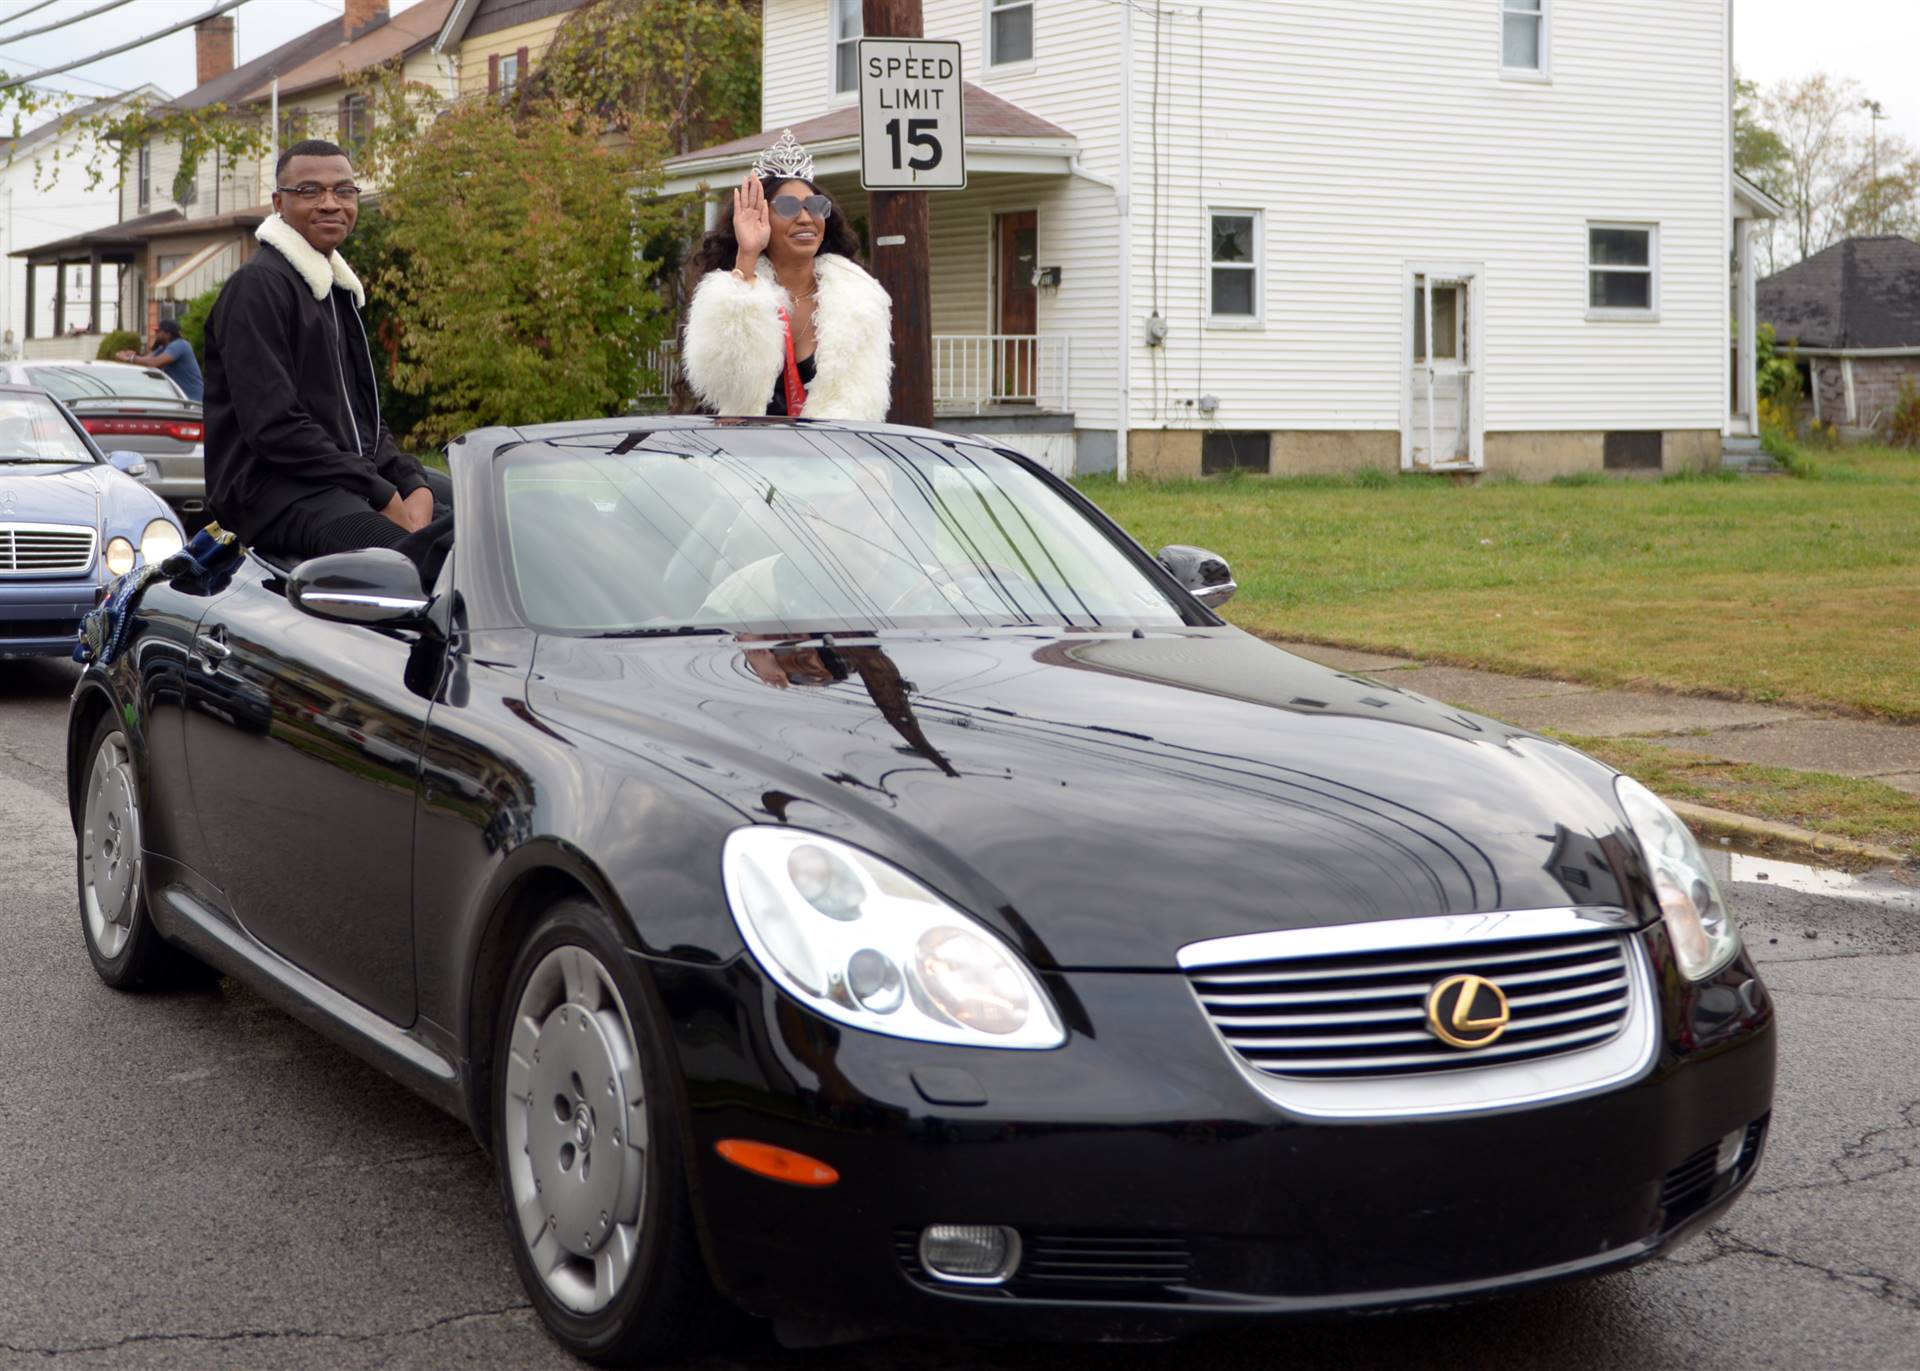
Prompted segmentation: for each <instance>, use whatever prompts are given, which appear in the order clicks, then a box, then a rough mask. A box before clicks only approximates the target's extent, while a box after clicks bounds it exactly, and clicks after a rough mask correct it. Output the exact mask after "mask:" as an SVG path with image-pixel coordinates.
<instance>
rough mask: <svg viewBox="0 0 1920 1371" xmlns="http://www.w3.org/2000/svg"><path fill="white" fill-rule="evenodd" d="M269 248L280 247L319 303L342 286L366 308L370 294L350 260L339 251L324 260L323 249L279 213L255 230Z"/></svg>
mask: <svg viewBox="0 0 1920 1371" xmlns="http://www.w3.org/2000/svg"><path fill="white" fill-rule="evenodd" d="M253 236H254V237H255V238H258V239H259V240H260V241H261V242H263V243H265V244H266V245H267V246H268V247H270V248H278V249H279V250H280V255H281V256H283V257H285V258H286V259H287V260H288V261H289V262H291V263H293V265H294V268H295V269H296V270H297V271H299V273H300V277H301V279H302V280H304V281H305V282H306V283H307V289H308V290H310V291H312V292H313V298H314V299H316V300H325V299H326V298H327V295H328V293H329V292H330V291H332V289H333V288H334V287H335V286H340V287H342V288H343V289H344V290H345V291H346V292H347V294H349V295H351V296H352V297H353V303H354V304H356V305H359V306H360V307H361V308H362V309H365V308H366V304H367V292H366V290H365V289H364V288H363V287H362V286H361V284H360V278H359V277H358V276H355V275H354V274H353V268H352V267H350V266H348V265H347V259H346V258H344V257H342V256H341V255H340V254H339V253H338V252H335V253H333V254H332V255H331V256H329V257H322V256H321V255H320V250H319V249H318V248H316V247H314V246H313V245H312V244H311V243H309V242H308V241H307V240H306V239H304V238H302V237H301V236H300V234H299V231H298V230H297V229H295V228H294V226H293V225H292V224H289V223H288V222H287V221H286V220H285V219H282V218H281V217H280V216H279V214H278V213H274V214H269V215H268V216H267V217H266V218H265V219H264V220H262V221H261V224H260V227H259V228H257V229H255V230H254V231H253Z"/></svg>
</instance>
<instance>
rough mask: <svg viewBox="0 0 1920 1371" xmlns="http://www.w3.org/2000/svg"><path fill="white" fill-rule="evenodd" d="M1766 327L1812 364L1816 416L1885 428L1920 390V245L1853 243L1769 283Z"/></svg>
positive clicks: (1765, 286)
mask: <svg viewBox="0 0 1920 1371" xmlns="http://www.w3.org/2000/svg"><path fill="white" fill-rule="evenodd" d="M1757 295H1758V302H1759V313H1760V319H1761V321H1762V322H1763V323H1769V324H1772V325H1773V329H1774V334H1775V337H1776V338H1777V340H1778V343H1779V345H1780V346H1781V347H1783V348H1790V349H1791V350H1793V352H1795V353H1796V354H1797V355H1798V356H1799V357H1801V358H1803V359H1804V360H1805V361H1806V363H1807V370H1808V381H1809V385H1808V390H1809V391H1810V392H1811V395H1812V403H1813V414H1814V417H1815V418H1816V419H1819V420H1820V421H1822V422H1823V423H1829V424H1837V425H1839V426H1840V427H1841V428H1852V429H1877V428H1879V427H1881V426H1882V425H1883V424H1884V423H1885V422H1886V420H1887V418H1888V416H1889V415H1891V414H1892V412H1893V409H1894V406H1895V405H1897V404H1898V403H1899V401H1900V387H1901V384H1902V383H1903V382H1906V381H1912V382H1913V383H1914V384H1915V385H1920V243H1916V242H1914V241H1913V240H1912V239H1911V238H1900V237H1894V236H1887V237H1882V238H1848V239H1845V240H1843V241H1841V242H1838V243H1835V244H1834V245H1833V246H1832V247H1830V248H1828V249H1827V250H1826V251H1825V252H1819V253H1815V254H1814V255H1813V256H1811V257H1809V258H1807V260H1806V261H1804V262H1801V263H1800V264H1798V265H1797V266H1791V267H1788V268H1787V269H1786V270H1785V271H1782V272H1778V273H1776V274H1775V275H1772V276H1769V277H1767V278H1766V279H1765V280H1764V281H1762V282H1760V285H1759V289H1758V292H1757Z"/></svg>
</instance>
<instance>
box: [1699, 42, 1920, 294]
mask: <svg viewBox="0 0 1920 1371" xmlns="http://www.w3.org/2000/svg"><path fill="white" fill-rule="evenodd" d="M1865 106H1866V102H1865V101H1864V100H1863V99H1862V97H1861V92H1860V86H1859V85H1858V83H1856V82H1853V81H1837V80H1835V79H1833V78H1832V77H1830V76H1828V75H1826V74H1825V73H1817V74H1815V75H1813V76H1809V77H1804V78H1802V79H1800V80H1789V81H1781V82H1779V83H1778V84H1776V85H1774V86H1773V87H1771V88H1770V89H1769V90H1767V92H1766V93H1765V94H1764V95H1763V96H1761V98H1760V100H1759V119H1758V120H1757V123H1758V124H1759V125H1760V126H1763V127H1764V128H1765V129H1767V130H1769V131H1771V133H1772V134H1773V135H1774V136H1775V137H1776V138H1777V139H1778V141H1779V145H1780V150H1781V157H1782V164H1781V171H1780V180H1779V182H1778V183H1777V185H1769V186H1768V187H1767V188H1768V189H1769V190H1773V191H1775V193H1776V194H1778V195H1779V197H1780V198H1781V199H1782V200H1784V201H1785V202H1786V205H1787V211H1788V221H1789V222H1788V226H1787V227H1788V231H1789V234H1790V242H1789V246H1790V247H1791V249H1792V250H1793V253H1794V257H1795V260H1798V259H1800V258H1805V257H1809V256H1811V255H1813V254H1814V253H1816V252H1819V251H1820V250H1822V249H1823V248H1826V247H1830V246H1831V245H1832V244H1833V243H1834V242H1835V241H1837V240H1838V239H1840V238H1842V237H1845V236H1847V235H1849V234H1857V233H1870V232H1889V231H1896V229H1897V228H1898V226H1900V225H1913V224H1914V223H1915V222H1916V220H1920V154H1916V153H1915V151H1914V149H1913V148H1912V147H1911V145H1909V144H1907V143H1906V142H1905V141H1904V140H1903V139H1900V138H1898V137H1893V136H1889V135H1885V134H1881V135H1879V136H1878V138H1877V139H1876V138H1875V137H1874V135H1873V130H1872V127H1871V125H1870V123H1869V122H1868V119H1867V114H1866V108H1865ZM1736 108H1737V107H1736ZM1762 184H1766V183H1765V182H1763V183H1762Z"/></svg>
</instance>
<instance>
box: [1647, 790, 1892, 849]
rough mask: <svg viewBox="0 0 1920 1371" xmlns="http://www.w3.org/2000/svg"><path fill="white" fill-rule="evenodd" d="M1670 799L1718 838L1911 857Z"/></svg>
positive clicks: (1697, 826)
mask: <svg viewBox="0 0 1920 1371" xmlns="http://www.w3.org/2000/svg"><path fill="white" fill-rule="evenodd" d="M1667 803H1668V805H1669V806H1670V807H1671V808H1672V809H1673V812H1674V813H1676V814H1678V815H1679V816H1680V817H1681V818H1682V819H1685V820H1686V821H1687V823H1688V825H1689V826H1691V827H1692V828H1693V829H1694V830H1695V831H1696V832H1698V833H1702V834H1706V835H1710V836H1712V837H1716V838H1732V839H1735V840H1736V841H1743V842H1750V843H1756V844H1760V845H1763V846H1765V847H1767V848H1769V849H1780V848H1789V849H1792V850H1795V851H1798V852H1801V853H1804V854H1806V855H1809V856H1815V857H1844V858H1847V859H1848V860H1851V861H1862V862H1887V863H1892V864H1895V865H1903V864H1905V863H1906V862H1907V861H1909V860H1910V858H1909V857H1908V856H1907V854H1906V853H1904V852H1901V851H1899V850H1898V849H1895V848H1891V847H1882V846H1880V845H1879V844H1878V843H1862V842H1855V841H1854V840H1853V839H1852V838H1836V837H1834V836H1833V835H1832V834H1830V833H1815V832H1813V831H1812V830H1811V829H1806V828H1795V827H1794V826H1793V825H1792V824H1780V823H1775V822H1773V821H1772V820H1771V819H1756V818H1754V817H1753V816H1752V815H1751V814H1735V813H1734V812H1733V811H1732V810H1729V809H1713V808H1710V807H1708V806H1707V805H1696V804H1688V803H1687V802H1686V801H1684V800H1668V801H1667Z"/></svg>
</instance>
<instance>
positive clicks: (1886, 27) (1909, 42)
mask: <svg viewBox="0 0 1920 1371" xmlns="http://www.w3.org/2000/svg"><path fill="white" fill-rule="evenodd" d="M300 2H301V3H310V0H300ZM1917 59H1920V0H1815V3H1808V0H1733V60H1734V65H1735V66H1737V67H1738V68H1739V69H1740V74H1741V75H1742V76H1745V77H1748V78H1750V79H1752V80H1755V81H1758V82H1760V84H1762V85H1763V86H1765V85H1772V84H1773V83H1774V82H1775V81H1778V80H1780V79H1782V78H1783V77H1794V76H1806V75H1809V74H1811V73H1813V72H1816V71H1824V72H1826V73H1827V74H1828V75H1830V76H1835V77H1841V76H1850V77H1852V78H1853V79H1854V80H1856V81H1858V82H1859V83H1860V85H1861V87H1862V88H1863V89H1864V91H1865V93H1866V94H1867V95H1868V96H1869V97H1871V98H1872V99H1875V100H1878V101H1879V102H1880V103H1881V105H1882V106H1883V107H1884V108H1885V109H1886V112H1887V120H1886V122H1885V123H1884V124H1882V125H1881V127H1882V128H1883V129H1893V130H1895V131H1897V132H1899V133H1901V134H1903V135H1904V136H1905V137H1906V139H1907V141H1908V142H1910V143H1913V144H1914V145H1915V146H1920V79H1917V78H1920V72H1916V69H1915V63H1916V60H1917Z"/></svg>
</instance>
